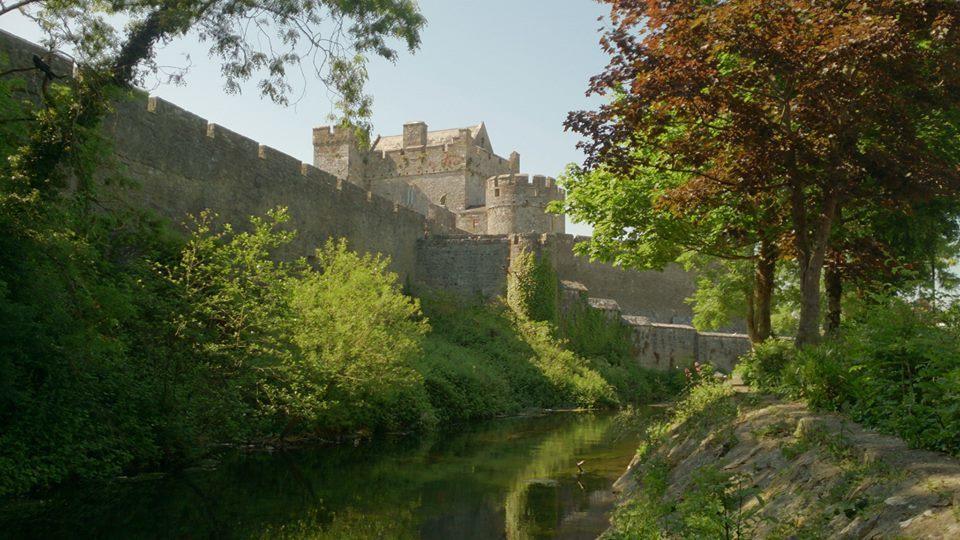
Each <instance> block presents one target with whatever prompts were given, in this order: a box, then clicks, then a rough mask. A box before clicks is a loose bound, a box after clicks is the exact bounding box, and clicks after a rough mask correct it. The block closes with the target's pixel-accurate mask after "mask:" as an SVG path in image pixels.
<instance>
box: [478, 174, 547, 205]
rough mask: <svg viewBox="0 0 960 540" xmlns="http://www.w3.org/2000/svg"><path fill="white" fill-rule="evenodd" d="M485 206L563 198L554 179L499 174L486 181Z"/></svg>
mask: <svg viewBox="0 0 960 540" xmlns="http://www.w3.org/2000/svg"><path fill="white" fill-rule="evenodd" d="M486 191H487V206H496V205H498V204H515V203H522V202H523V201H527V202H530V201H533V200H536V201H554V200H561V199H563V198H564V192H563V190H562V189H561V188H560V187H559V186H558V185H557V181H556V179H554V178H551V177H549V176H543V175H539V174H537V175H529V174H513V173H511V174H501V175H497V176H492V177H490V178H488V179H487V187H486ZM521 199H522V200H521Z"/></svg>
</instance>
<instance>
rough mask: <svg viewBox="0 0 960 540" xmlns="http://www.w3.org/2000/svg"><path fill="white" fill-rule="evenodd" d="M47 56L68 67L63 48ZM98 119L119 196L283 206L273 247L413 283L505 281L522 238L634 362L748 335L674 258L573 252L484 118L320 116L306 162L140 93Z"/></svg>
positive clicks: (244, 209)
mask: <svg viewBox="0 0 960 540" xmlns="http://www.w3.org/2000/svg"><path fill="white" fill-rule="evenodd" d="M0 52H2V53H5V54H6V56H7V57H8V58H9V60H10V62H11V64H13V65H20V66H29V65H31V64H32V60H31V58H32V55H33V54H38V55H41V56H46V55H47V54H48V53H47V52H46V51H44V50H43V49H41V48H40V47H38V46H37V45H34V44H32V43H29V42H26V41H24V40H21V39H19V38H17V37H15V36H13V35H11V34H8V33H6V32H3V31H0ZM48 58H49V57H48ZM50 61H51V63H53V65H54V67H55V69H56V71H57V72H60V73H70V72H71V71H72V69H71V66H70V64H69V63H68V61H67V60H66V59H65V58H57V57H53V58H50ZM104 127H105V130H106V131H107V133H108V135H109V136H110V137H111V138H112V140H113V148H114V152H115V154H116V158H117V161H118V162H119V163H120V164H121V165H122V167H123V171H122V172H124V173H125V174H126V176H128V177H129V178H131V179H132V180H134V181H135V182H137V183H138V184H139V189H134V190H130V191H129V192H128V193H127V194H126V195H125V197H126V198H127V200H128V202H129V203H132V204H136V205H139V206H142V207H145V208H149V209H152V210H154V211H156V212H157V213H158V214H160V215H162V216H165V217H166V218H168V219H170V220H171V221H173V222H174V223H180V222H182V221H183V220H184V218H185V217H186V216H187V215H188V214H194V215H196V214H198V213H199V212H201V211H202V210H204V209H208V208H209V209H212V210H214V211H216V212H217V213H218V214H219V215H220V217H221V219H222V220H223V221H226V222H230V223H233V224H236V225H242V224H244V223H246V222H247V220H248V219H249V217H250V216H253V215H262V214H264V213H265V212H266V211H267V210H270V209H272V208H275V207H277V206H285V207H287V208H288V210H289V213H290V216H291V225H292V227H294V228H295V229H296V230H297V236H296V238H295V240H294V242H293V243H292V244H291V245H290V247H289V252H288V253H285V254H282V255H284V256H289V257H293V256H306V257H310V256H312V255H313V254H314V253H315V250H316V248H317V247H318V246H321V245H323V243H324V242H326V241H327V239H329V238H346V239H347V241H348V242H349V244H350V247H351V248H352V249H355V250H358V251H361V252H368V253H382V254H384V255H387V256H389V257H390V259H391V269H392V270H393V271H394V272H396V273H397V274H398V275H399V276H400V278H401V280H402V281H403V283H405V284H406V285H407V286H408V288H409V289H410V290H412V291H413V292H421V291H426V290H431V289H439V290H444V291H449V292H451V293H454V294H458V295H460V296H462V297H465V298H471V299H476V298H491V297H495V296H498V295H501V294H503V293H504V291H505V288H506V281H507V272H508V268H509V266H510V261H511V259H512V258H513V257H514V256H515V255H516V254H517V253H519V252H521V251H530V252H533V253H535V254H536V255H537V256H538V257H540V258H541V259H543V260H547V261H549V263H550V265H551V266H552V267H553V269H554V270H555V271H556V273H557V275H558V277H559V278H560V280H561V284H562V285H561V287H560V291H558V295H559V297H560V300H561V305H562V306H567V307H570V306H573V305H576V304H580V305H588V306H591V307H592V308H594V309H601V310H603V311H604V312H605V313H607V315H608V316H609V317H610V318H611V319H613V320H618V321H620V322H621V324H623V325H625V326H626V327H627V328H628V329H629V330H630V333H631V336H632V339H633V341H634V350H635V351H634V352H635V357H636V359H637V362H638V363H640V364H641V365H643V366H646V367H651V368H658V369H669V368H672V367H675V366H677V365H678V364H680V363H683V362H687V361H690V360H694V359H696V360H700V361H701V362H710V363H713V364H715V365H717V366H719V367H722V368H729V367H730V366H731V364H732V362H733V361H734V359H735V358H736V357H737V356H739V355H740V354H741V353H743V352H745V351H746V350H747V349H748V348H749V342H748V340H747V339H746V336H743V335H740V334H706V333H699V332H697V331H696V330H695V329H694V328H693V327H691V326H689V321H690V318H691V316H692V312H691V310H690V307H689V306H688V305H687V304H686V303H685V299H686V298H687V297H688V296H690V294H691V293H692V292H693V290H694V282H693V277H692V276H691V275H689V274H687V273H685V272H683V271H682V270H681V269H679V268H676V267H671V268H667V269H666V270H665V271H663V272H638V271H633V270H625V269H622V268H619V267H615V266H610V265H606V264H600V263H596V262H592V261H589V260H587V259H584V258H582V257H578V256H576V255H575V254H574V245H575V244H576V243H577V242H582V241H586V240H588V239H587V238H580V237H573V236H570V235H567V234H564V222H563V217H562V216H558V215H553V214H548V213H546V212H544V209H545V208H546V206H547V205H548V204H549V203H550V201H554V200H558V199H561V198H562V197H563V193H562V191H561V190H560V189H558V188H557V186H556V183H555V181H554V180H553V179H552V178H547V177H544V176H530V175H525V174H520V156H519V154H517V153H516V152H513V153H511V154H510V156H509V157H507V158H503V157H501V156H499V155H497V154H496V153H495V152H494V151H493V146H492V144H491V142H490V137H489V135H488V134H487V128H486V126H484V125H483V124H480V125H477V126H474V127H470V128H463V129H448V130H440V131H429V129H428V128H427V125H426V124H424V123H422V122H415V123H410V124H407V125H405V126H403V133H402V134H400V135H394V136H389V137H380V138H378V139H376V140H375V141H374V142H373V143H372V144H371V145H370V148H369V149H363V148H361V147H360V145H359V144H358V143H357V140H356V138H355V136H354V135H353V133H352V132H348V131H345V130H344V131H341V130H335V129H332V128H329V127H320V128H316V129H315V130H314V131H313V146H314V155H313V163H312V164H308V163H302V162H301V161H300V160H298V159H296V158H294V157H292V156H289V155H287V154H284V153H282V152H280V151H278V150H275V149H273V148H270V147H268V146H265V145H262V144H259V143H257V142H256V141H254V140H252V139H249V138H247V137H244V136H242V135H239V134H237V133H234V132H232V131H230V130H229V129H226V128H224V127H223V126H220V125H217V124H215V123H212V122H209V121H207V120H206V119H204V118H201V117H199V116H197V115H195V114H193V113H191V112H189V111H187V110H184V109H182V108H180V107H177V106H176V105H174V104H172V103H169V102H167V101H164V100H162V99H160V98H157V97H150V96H148V95H146V94H145V93H136V94H135V95H134V96H133V97H132V98H131V99H125V100H122V101H119V102H117V103H115V104H114V112H113V114H111V115H110V116H109V117H108V118H107V119H106V121H105V126H104Z"/></svg>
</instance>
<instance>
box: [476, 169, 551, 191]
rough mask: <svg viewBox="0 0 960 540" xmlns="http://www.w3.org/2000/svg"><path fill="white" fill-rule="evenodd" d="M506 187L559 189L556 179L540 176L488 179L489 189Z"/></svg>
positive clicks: (492, 177)
mask: <svg viewBox="0 0 960 540" xmlns="http://www.w3.org/2000/svg"><path fill="white" fill-rule="evenodd" d="M504 185H506V186H529V187H536V188H555V187H557V181H556V179H555V178H552V177H549V176H543V175H540V174H534V175H529V174H516V173H510V174H500V175H497V176H491V177H490V178H488V179H487V186H489V187H501V186H504Z"/></svg>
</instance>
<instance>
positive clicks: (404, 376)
mask: <svg viewBox="0 0 960 540" xmlns="http://www.w3.org/2000/svg"><path fill="white" fill-rule="evenodd" d="M317 259H318V261H319V263H320V266H321V270H320V271H317V272H309V273H307V274H306V275H305V276H304V277H302V278H300V279H298V280H297V281H296V282H295V283H294V284H293V286H292V292H291V307H292V312H293V320H292V327H293V332H294V342H295V344H296V346H297V351H296V354H295V355H294V356H293V357H292V359H291V360H289V361H288V362H287V363H286V365H285V366H284V368H283V371H284V373H285V375H286V376H288V377H289V381H290V385H289V387H287V388H285V389H284V390H283V392H282V393H281V395H282V400H283V401H284V403H285V407H286V408H287V409H288V410H290V411H294V410H296V413H297V416H298V417H299V419H300V420H301V421H303V422H304V423H305V425H306V426H305V427H309V429H311V430H319V429H323V430H327V431H329V430H333V431H343V430H355V429H360V428H364V429H377V428H386V429H401V428H407V427H411V426H417V425H419V424H420V423H421V422H427V423H429V422H430V421H431V418H432V411H431V410H430V405H429V403H428V401H427V399H426V394H425V393H424V392H423V389H422V379H421V377H420V375H419V374H418V373H417V371H416V370H415V369H414V368H413V360H414V358H416V357H417V356H419V355H420V354H421V340H422V337H423V335H424V334H426V332H427V330H428V329H429V326H428V325H427V323H426V321H424V320H423V318H422V316H421V313H420V306H419V303H418V302H417V301H416V300H414V299H412V298H410V297H407V296H404V295H403V294H402V293H401V292H400V289H399V286H398V280H397V276H396V274H394V273H392V272H389V271H388V270H387V265H388V264H389V260H388V259H386V258H383V257H380V256H373V255H358V254H356V253H353V252H351V251H349V250H348V249H347V245H346V242H344V241H340V242H333V241H328V242H327V244H326V246H325V247H324V248H323V249H322V250H319V251H318V252H317ZM305 396H308V399H306V400H303V398H304V397H305ZM303 403H306V404H308V406H306V407H305V406H303Z"/></svg>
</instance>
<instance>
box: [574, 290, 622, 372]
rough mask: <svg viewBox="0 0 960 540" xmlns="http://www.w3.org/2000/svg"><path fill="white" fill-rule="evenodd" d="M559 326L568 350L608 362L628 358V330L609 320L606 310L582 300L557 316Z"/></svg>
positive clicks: (617, 322) (618, 322)
mask: <svg viewBox="0 0 960 540" xmlns="http://www.w3.org/2000/svg"><path fill="white" fill-rule="evenodd" d="M559 329H560V335H561V336H563V337H564V338H565V339H566V340H567V341H568V343H569V344H570V349H571V350H572V351H574V352H576V353H577V354H579V355H581V356H585V357H587V358H605V359H608V360H610V361H617V360H621V359H622V360H627V359H629V358H630V353H631V350H630V349H631V344H630V331H629V329H628V328H627V327H626V326H625V325H623V324H621V323H620V321H611V320H610V319H609V317H608V316H607V314H606V313H604V312H603V311H602V310H599V309H594V308H592V307H591V306H590V305H589V304H587V303H586V302H578V303H576V304H575V305H573V306H570V308H569V310H568V312H567V313H564V314H563V316H562V317H560V324H559Z"/></svg>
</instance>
